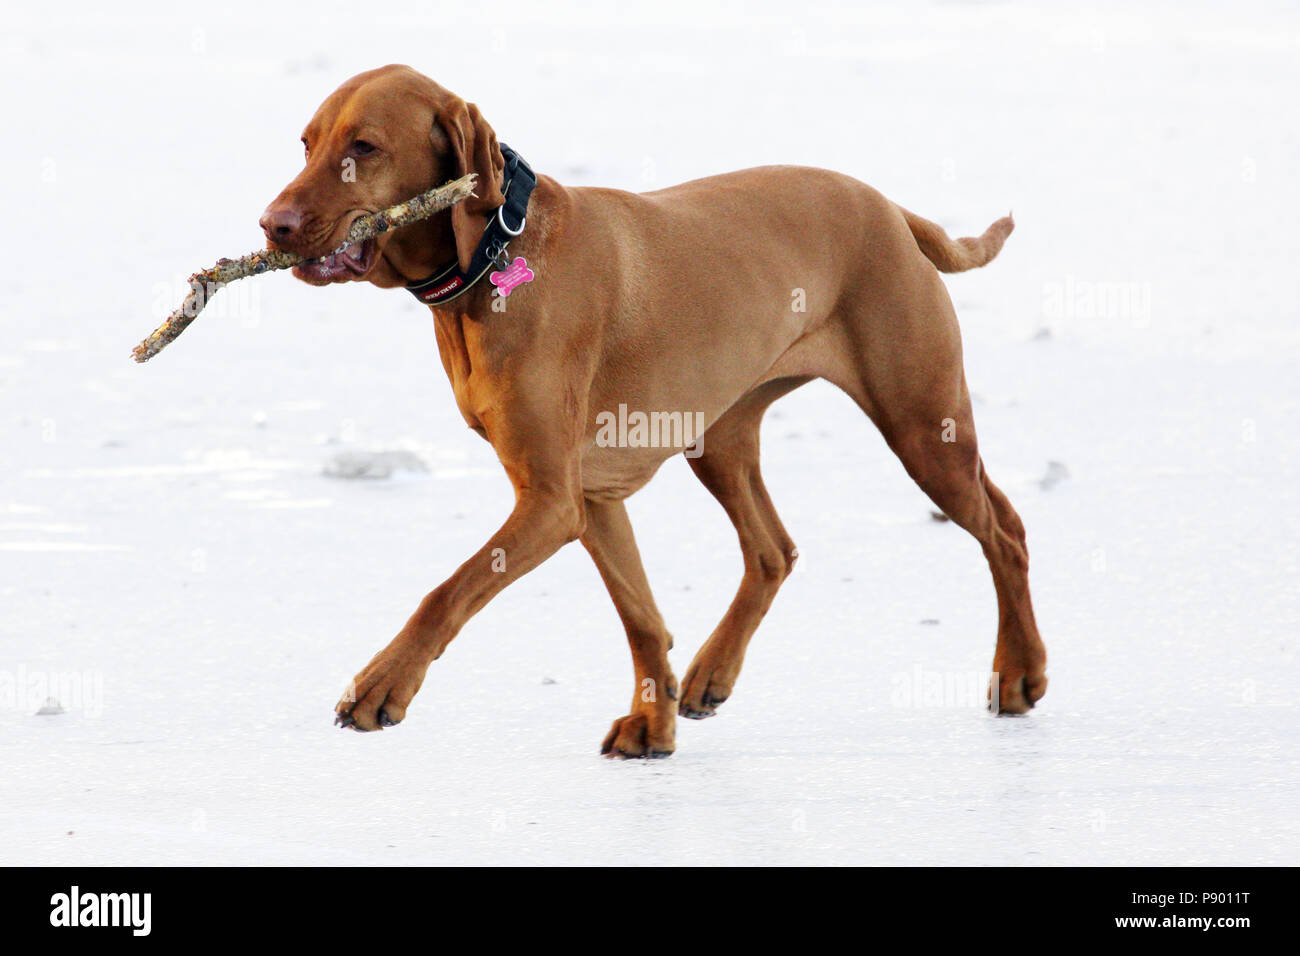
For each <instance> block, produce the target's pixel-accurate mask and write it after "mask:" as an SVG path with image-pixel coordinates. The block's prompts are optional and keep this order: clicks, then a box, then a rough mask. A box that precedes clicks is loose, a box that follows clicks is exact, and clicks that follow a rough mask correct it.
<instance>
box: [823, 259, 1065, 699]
mask: <svg viewBox="0 0 1300 956" xmlns="http://www.w3.org/2000/svg"><path fill="white" fill-rule="evenodd" d="M915 290H916V293H917V294H916V295H915V296H914V298H913V299H912V300H911V301H910V302H908V303H906V307H905V308H903V309H900V311H898V312H897V313H896V314H894V315H892V316H890V315H886V316H885V317H884V318H881V317H877V318H876V320H875V322H874V324H869V323H866V322H863V323H861V325H862V327H865V328H868V329H871V330H875V331H877V335H876V337H875V341H876V342H877V343H881V342H883V343H884V344H876V345H873V344H872V338H871V337H869V336H864V337H863V338H862V339H861V340H860V344H859V346H858V347H857V348H854V349H851V350H849V352H848V354H849V355H850V356H852V357H853V358H854V360H855V361H856V362H857V363H858V365H857V368H856V371H855V372H854V374H853V375H852V376H850V377H844V378H840V380H839V381H837V382H836V384H839V385H840V386H841V387H843V388H844V390H845V391H846V392H848V393H849V394H850V395H851V396H853V397H854V398H855V399H856V400H857V401H858V403H859V404H860V405H861V406H862V408H863V409H864V410H865V411H866V412H867V414H868V415H869V416H870V417H871V419H872V421H874V422H875V424H876V426H877V427H878V428H879V429H880V431H881V433H882V434H883V435H884V437H885V441H886V442H887V443H888V444H889V447H890V448H891V449H893V451H894V453H895V454H896V455H898V457H899V459H900V460H901V461H902V463H903V467H904V468H906V469H907V473H908V474H909V475H911V477H912V479H913V480H914V481H915V482H916V483H917V484H918V485H920V487H921V490H922V491H924V492H925V493H926V494H927V495H929V496H930V499H931V500H932V501H933V502H934V503H935V504H936V505H938V506H939V508H940V509H942V511H943V513H944V514H946V515H947V516H948V517H949V518H951V519H952V520H953V521H954V522H955V523H956V524H957V525H959V526H960V527H962V528H964V529H965V530H966V531H968V532H970V534H971V535H972V536H974V538H975V540H977V541H978V542H979V543H980V546H981V547H982V548H983V549H984V557H985V558H986V559H987V560H988V564H989V570H990V571H991V572H992V575H993V586H994V589H995V590H996V592H997V600H998V638H997V647H996V649H995V650H994V654H993V670H994V672H995V673H996V674H997V678H998V679H997V683H996V684H995V685H994V686H993V687H992V688H991V691H992V693H991V703H992V704H993V705H994V706H995V707H996V709H997V710H998V711H999V712H1000V713H1024V712H1025V711H1027V710H1029V708H1031V707H1033V706H1034V702H1035V701H1037V700H1038V699H1039V698H1040V697H1042V696H1043V694H1044V692H1045V691H1046V690H1047V674H1046V669H1047V652H1046V650H1045V649H1044V647H1043V641H1042V639H1041V638H1040V637H1039V634H1038V626H1037V624H1036V623H1035V621H1034V609H1033V606H1032V604H1031V602H1030V597H1029V551H1028V548H1027V547H1026V543H1025V526H1024V524H1023V523H1022V522H1021V520H1020V516H1019V515H1018V514H1016V512H1015V509H1014V508H1012V507H1011V502H1010V501H1008V500H1007V497H1006V495H1004V494H1003V493H1002V492H1001V491H1000V490H999V489H998V487H997V486H996V485H994V484H993V482H992V481H990V480H989V476H988V473H987V472H986V471H985V470H984V462H983V460H982V459H981V457H980V453H979V445H978V442H977V441H976V437H975V420H974V417H973V415H972V412H971V401H970V392H969V391H968V389H967V387H966V377H965V373H964V371H963V368H962V348H961V336H960V333H959V332H958V329H957V318H956V316H955V314H954V313H953V309H952V303H951V300H950V299H949V298H948V295H947V292H946V290H945V289H944V287H943V283H942V282H941V281H940V280H939V278H938V276H937V275H936V274H933V273H931V275H930V276H929V277H927V278H926V279H925V280H924V281H922V282H918V283H917V284H916V287H915ZM881 328H888V329H889V330H890V332H891V333H892V334H891V335H888V336H886V335H879V334H878V330H879V329H881ZM837 377H839V376H837ZM994 695H995V696H994Z"/></svg>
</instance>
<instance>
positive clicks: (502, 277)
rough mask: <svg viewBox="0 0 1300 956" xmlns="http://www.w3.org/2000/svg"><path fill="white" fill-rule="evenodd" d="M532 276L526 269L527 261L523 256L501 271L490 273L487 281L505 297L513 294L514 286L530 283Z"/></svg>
mask: <svg viewBox="0 0 1300 956" xmlns="http://www.w3.org/2000/svg"><path fill="white" fill-rule="evenodd" d="M533 275H534V274H533V270H532V269H530V268H528V261H527V260H526V259H525V258H524V257H523V256H519V257H517V258H516V259H515V261H514V262H512V263H510V265H508V266H506V268H505V269H504V270H503V271H501V272H493V273H491V274H490V275H489V276H488V281H489V282H491V283H492V284H493V285H494V286H496V287H497V291H498V292H500V293H501V294H502V295H503V296H506V295H509V294H510V293H511V292H513V291H514V289H515V287H516V286H521V285H523V284H524V283H525V282H532V281H533Z"/></svg>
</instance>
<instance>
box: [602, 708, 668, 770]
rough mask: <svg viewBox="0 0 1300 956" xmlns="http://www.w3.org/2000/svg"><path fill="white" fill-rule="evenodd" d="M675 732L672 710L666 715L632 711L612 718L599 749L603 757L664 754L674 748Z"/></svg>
mask: <svg viewBox="0 0 1300 956" xmlns="http://www.w3.org/2000/svg"><path fill="white" fill-rule="evenodd" d="M676 731H677V728H676V725H675V718H674V716H673V713H672V711H669V712H668V714H667V716H666V717H665V716H662V715H660V716H657V715H655V714H654V713H652V712H645V711H637V712H633V713H631V714H628V715H627V716H626V717H620V718H619V719H618V720H616V721H614V726H613V727H611V728H610V729H609V733H607V734H606V735H605V741H604V743H602V744H601V745H600V752H601V753H603V754H604V755H605V756H606V757H624V758H627V757H647V758H655V757H667V756H668V755H669V754H671V753H672V752H673V751H674V750H676V749H677V743H676Z"/></svg>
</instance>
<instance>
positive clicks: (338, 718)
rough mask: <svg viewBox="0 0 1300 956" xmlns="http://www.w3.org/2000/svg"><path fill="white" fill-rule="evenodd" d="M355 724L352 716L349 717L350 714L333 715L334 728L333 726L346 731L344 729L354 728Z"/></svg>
mask: <svg viewBox="0 0 1300 956" xmlns="http://www.w3.org/2000/svg"><path fill="white" fill-rule="evenodd" d="M356 724H357V722H356V721H355V720H353V719H352V715H351V714H335V715H334V726H335V727H342V728H343V729H344V730H346V729H347V728H349V727H355V726H356Z"/></svg>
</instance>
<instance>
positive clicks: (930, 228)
mask: <svg viewBox="0 0 1300 956" xmlns="http://www.w3.org/2000/svg"><path fill="white" fill-rule="evenodd" d="M898 208H899V210H901V211H902V213H903V218H904V219H906V220H907V228H909V229H911V230H912V237H913V238H914V239H915V240H916V244H917V245H918V246H920V247H921V251H922V252H924V253H925V257H926V258H927V259H929V260H930V261H931V262H933V263H934V266H935V268H936V269H938V270H939V271H940V272H965V271H966V270H967V269H978V268H979V267H980V266H986V265H988V264H989V263H990V262H992V261H993V257H994V256H996V255H997V254H998V252H999V251H1000V250H1001V249H1002V243H1004V242H1006V241H1007V236H1009V235H1011V230H1012V229H1014V228H1016V223H1015V220H1014V219H1012V218H1011V216H1010V214H1008V215H1006V216H1003V217H1002V218H1001V219H999V220H998V221H997V222H995V223H994V224H993V225H991V226H989V227H988V228H987V229H985V230H984V235H982V236H980V237H979V238H978V239H974V238H971V237H969V236H968V237H965V238H962V239H953V238H952V237H951V236H949V235H948V234H947V233H946V232H944V231H943V227H942V226H940V225H938V224H937V223H933V222H931V221H930V220H929V219H923V218H922V217H920V216H918V215H917V214H916V213H914V212H908V211H907V210H906V209H903V207H902V206H899V207H898Z"/></svg>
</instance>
